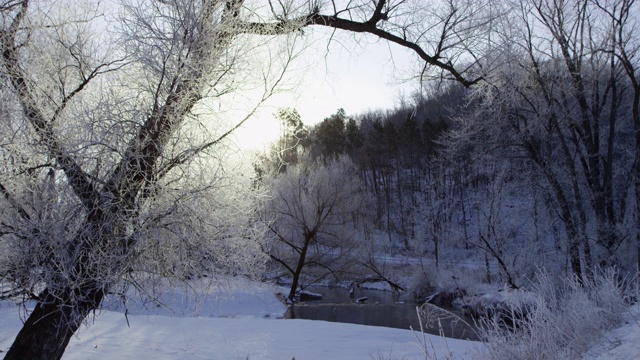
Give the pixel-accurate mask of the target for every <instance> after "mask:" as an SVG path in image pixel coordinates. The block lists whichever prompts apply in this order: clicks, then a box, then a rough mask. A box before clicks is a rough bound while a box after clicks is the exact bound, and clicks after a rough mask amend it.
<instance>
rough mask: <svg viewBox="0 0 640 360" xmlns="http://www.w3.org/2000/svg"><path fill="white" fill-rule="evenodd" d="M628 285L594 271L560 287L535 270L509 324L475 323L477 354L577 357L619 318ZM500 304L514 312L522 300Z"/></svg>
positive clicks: (610, 274) (613, 274)
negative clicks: (480, 342) (479, 341)
mask: <svg viewBox="0 0 640 360" xmlns="http://www.w3.org/2000/svg"><path fill="white" fill-rule="evenodd" d="M628 285H629V283H628V282H627V281H626V280H625V279H620V276H619V274H618V273H617V272H616V271H615V270H606V271H598V272H596V274H594V276H593V278H591V279H588V280H585V281H584V282H583V284H581V283H580V281H578V279H576V278H571V279H569V280H566V281H565V282H563V283H562V284H561V285H560V286H557V285H555V284H554V282H553V279H552V278H551V276H550V275H549V274H547V273H544V272H543V273H540V274H539V275H538V276H537V281H536V285H535V287H534V289H533V291H532V293H533V294H534V295H533V297H528V298H527V300H526V301H527V304H526V305H527V307H528V312H527V314H526V316H524V317H514V318H512V319H509V320H510V321H509V324H507V323H508V322H506V321H505V320H504V319H498V318H494V319H487V320H484V321H482V322H481V324H480V325H481V326H480V328H481V332H482V335H483V337H484V339H485V340H486V346H485V347H484V348H482V350H481V352H480V354H478V355H479V356H478V358H480V359H494V360H501V359H505V360H507V359H508V360H511V359H532V360H533V359H578V358H580V356H581V354H583V353H584V352H585V351H587V350H588V349H589V347H590V346H591V345H592V344H593V343H594V342H596V341H598V340H599V339H600V337H601V336H602V335H603V333H604V332H605V331H607V330H609V329H611V328H613V327H614V326H615V325H617V324H619V323H620V322H621V321H622V320H623V315H624V312H625V311H626V309H627V305H626V304H625V302H624V294H625V292H626V290H627V287H628ZM532 299H533V301H532ZM506 306H507V307H508V309H506V310H507V311H510V310H511V311H512V312H515V311H516V310H517V309H519V308H522V306H523V304H519V303H518V301H517V299H515V301H510V302H507V303H506ZM511 322H512V324H511Z"/></svg>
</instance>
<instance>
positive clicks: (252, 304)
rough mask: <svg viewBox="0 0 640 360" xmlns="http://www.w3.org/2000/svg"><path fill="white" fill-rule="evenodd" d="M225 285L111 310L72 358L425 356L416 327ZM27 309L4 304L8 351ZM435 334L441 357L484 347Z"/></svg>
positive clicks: (72, 347) (76, 345)
mask: <svg viewBox="0 0 640 360" xmlns="http://www.w3.org/2000/svg"><path fill="white" fill-rule="evenodd" d="M225 290H226V291H231V295H224V294H216V293H212V294H210V295H209V296H208V297H207V298H206V299H201V301H198V302H197V303H196V302H193V301H190V300H189V299H188V298H186V297H183V296H173V297H171V296H166V297H165V298H164V300H165V301H167V303H168V305H171V309H172V311H170V310H169V309H167V308H164V307H152V308H151V309H143V308H141V307H139V306H137V304H135V303H133V304H130V305H128V308H129V313H128V316H127V317H125V315H124V312H123V311H121V309H115V310H111V311H108V310H104V311H102V312H101V313H99V314H98V315H97V316H96V317H95V318H91V319H90V320H89V321H90V322H91V323H92V324H91V326H89V327H88V328H87V327H83V328H81V330H80V331H79V332H78V333H77V334H76V336H74V337H73V338H72V340H71V342H70V344H69V346H68V348H67V351H66V353H65V356H64V359H66V360H71V359H83V360H86V359H94V360H97V359H125V358H129V359H242V360H245V359H250V360H257V359H265V360H266V359H269V360H270V359H284V360H289V359H291V358H292V357H295V358H296V359H298V360H303V359H304V360H313V359H336V360H339V359H345V360H347V359H372V358H373V359H406V360H410V359H424V355H422V352H421V349H420V346H419V343H418V340H417V339H416V336H415V335H414V333H413V332H412V331H410V330H399V329H391V328H384V327H373V326H363V325H353V324H341V323H330V322H324V321H310V320H284V319H278V318H277V317H279V316H281V315H282V314H284V312H285V310H286V308H285V306H284V305H283V304H282V303H281V302H280V301H279V300H278V299H277V297H276V296H275V295H274V293H275V290H276V289H275V288H273V287H271V286H267V285H264V284H246V283H245V284H237V283H236V284H233V285H232V286H227V287H226V289H225ZM171 298H173V300H171ZM194 307H195V311H194ZM20 311H21V309H20V308H18V307H16V306H15V305H13V304H11V303H9V302H3V303H0V324H1V325H0V350H2V352H6V351H7V349H8V348H9V346H10V345H11V342H12V341H13V339H14V337H15V335H16V334H17V332H18V331H19V330H20V327H21V322H20V319H19V316H18V314H19V312H20ZM127 320H128V322H129V326H128V325H127ZM427 341H428V342H430V343H432V344H433V348H434V349H435V350H436V351H437V353H438V359H445V358H446V356H445V354H449V353H451V354H453V356H454V358H455V359H467V358H469V356H470V353H469V352H471V351H473V349H474V348H475V347H477V346H480V343H475V342H469V341H461V340H454V339H446V341H445V340H444V339H443V338H439V337H435V336H429V337H428V338H427ZM429 346H431V344H429ZM0 356H2V353H0Z"/></svg>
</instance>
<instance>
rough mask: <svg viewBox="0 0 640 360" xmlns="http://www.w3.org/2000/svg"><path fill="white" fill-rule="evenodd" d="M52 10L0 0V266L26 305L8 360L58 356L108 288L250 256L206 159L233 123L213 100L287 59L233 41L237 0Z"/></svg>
mask: <svg viewBox="0 0 640 360" xmlns="http://www.w3.org/2000/svg"><path fill="white" fill-rule="evenodd" d="M61 5H62V4H61V3H59V2H47V1H42V2H37V3H31V2H29V1H5V2H2V4H0V11H1V15H2V18H1V26H2V32H1V33H0V47H1V49H2V52H1V53H2V58H1V66H2V72H1V75H0V76H1V78H0V79H1V80H0V81H2V89H1V90H2V97H3V102H2V112H3V115H4V116H3V117H2V122H1V123H0V124H1V125H0V126H2V132H1V135H0V136H1V137H2V140H1V141H0V142H1V147H0V154H1V156H2V157H3V160H4V161H3V164H2V168H1V169H0V194H1V195H2V196H1V197H0V200H1V201H2V205H1V206H0V207H1V208H2V210H0V211H1V213H0V215H1V216H2V218H1V219H0V243H1V246H0V249H2V251H3V253H2V257H1V259H2V263H1V266H2V273H1V275H2V278H3V279H2V281H3V282H5V281H8V282H10V283H11V284H12V285H13V287H14V290H15V292H18V293H29V294H31V293H33V298H34V299H35V300H36V305H35V309H33V311H31V313H30V315H29V316H28V317H27V318H26V321H25V324H24V327H23V328H22V330H21V331H20V332H19V333H18V335H17V337H16V340H15V342H14V343H13V345H12V347H11V349H10V350H9V352H8V353H7V355H6V358H7V359H55V358H60V357H61V356H62V353H63V352H64V349H65V347H66V345H67V343H68V341H69V339H70V337H71V336H72V334H73V333H74V332H75V331H76V329H78V327H79V326H80V324H81V323H82V321H83V320H84V319H85V317H86V316H87V314H88V313H89V312H90V311H92V310H94V309H97V308H98V307H99V306H100V304H101V302H102V301H103V299H104V298H105V296H106V295H107V294H108V293H110V292H112V291H116V290H117V288H118V287H120V286H126V284H137V285H141V286H144V282H145V281H144V280H145V278H147V277H149V276H151V275H152V274H153V276H161V277H167V278H176V279H186V278H190V277H193V276H197V275H199V274H203V273H209V272H216V273H220V272H231V273H247V272H251V271H253V270H252V269H259V268H260V266H259V265H260V264H261V263H262V260H263V256H262V253H261V246H260V243H259V239H260V238H261V236H260V233H261V230H260V228H259V227H258V226H256V225H254V224H253V223H250V222H249V221H250V220H251V219H252V218H254V211H255V201H254V199H255V198H254V196H252V195H251V193H250V192H248V191H247V189H248V187H249V186H248V185H249V184H248V181H245V180H248V179H243V178H242V177H241V176H240V175H236V173H235V172H233V171H232V172H227V171H229V170H231V169H229V168H228V166H229V165H224V166H223V162H221V161H220V159H224V158H225V157H226V153H228V151H229V150H228V149H227V148H226V147H225V142H224V139H225V137H226V135H227V134H228V133H229V132H230V131H231V130H232V129H233V128H234V127H236V126H238V125H239V123H229V122H225V121H222V120H221V116H220V115H222V116H224V113H220V114H219V115H218V117H216V116H215V115H214V114H213V113H212V111H211V109H213V108H216V109H222V110H219V112H221V111H223V110H224V109H226V108H228V107H225V104H228V103H238V102H240V101H241V99H239V98H234V99H233V100H234V101H233V102H230V101H229V100H227V99H228V97H229V96H230V95H232V92H234V91H235V92H236V94H237V91H238V90H240V89H239V88H238V86H239V85H238V83H241V86H242V87H243V88H245V89H248V90H251V88H252V87H253V88H256V87H257V88H262V89H265V90H264V93H263V94H262V97H261V98H262V99H264V98H266V97H268V96H269V94H270V93H271V92H272V91H273V88H274V86H276V85H277V84H278V83H279V81H281V79H282V78H281V75H280V74H281V73H282V70H283V69H285V68H286V66H285V65H286V64H287V61H288V60H290V53H289V52H286V51H280V50H279V49H278V45H277V44H276V43H275V42H274V41H273V40H274V39H276V38H274V37H271V38H262V39H258V38H257V37H256V36H252V37H251V38H248V37H243V36H242V33H241V31H239V30H238V28H237V24H238V23H239V20H238V17H239V16H240V8H239V6H240V5H241V4H240V3H236V2H220V1H202V2H190V1H162V2H160V1H158V2H146V1H122V2H121V3H118V4H112V8H102V7H101V5H102V4H100V3H94V2H92V1H87V2H76V3H74V6H61ZM278 39H285V38H283V37H278ZM267 44H270V45H269V46H267ZM285 45H287V48H288V49H289V48H290V47H289V46H288V44H285ZM260 51H262V52H263V53H264V52H266V53H267V54H269V52H271V54H270V55H269V56H270V57H271V59H272V61H271V63H269V64H268V69H266V71H262V70H263V69H264V67H262V66H258V65H259V64H260V62H259V59H257V58H256V56H252V55H251V54H256V53H258V52H260ZM280 54H283V56H281V55H280ZM253 79H259V80H257V81H254V80H253ZM259 99H260V97H259ZM254 106H255V104H254ZM250 112H251V110H249V114H250ZM238 121H239V122H241V121H242V120H238ZM225 123H226V124H227V125H226V126H225ZM214 155H215V156H214ZM238 174H239V172H238ZM243 184H247V186H246V187H245V188H243Z"/></svg>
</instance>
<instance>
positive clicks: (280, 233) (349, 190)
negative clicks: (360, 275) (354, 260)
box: [261, 156, 366, 301]
mask: <svg viewBox="0 0 640 360" xmlns="http://www.w3.org/2000/svg"><path fill="white" fill-rule="evenodd" d="M358 174H359V172H358V171H357V169H356V167H355V165H354V164H353V163H352V162H351V160H349V158H348V157H346V156H342V157H339V158H337V159H335V160H333V159H330V160H326V163H325V162H324V161H322V160H320V161H311V160H307V161H301V162H300V163H299V164H298V165H296V166H291V167H289V168H288V171H287V172H285V173H283V174H280V175H276V176H275V177H274V178H273V179H272V180H271V184H269V185H268V186H269V187H270V188H271V189H272V194H271V199H270V200H269V201H267V202H266V204H265V206H264V208H263V209H262V211H261V213H262V216H263V218H264V219H265V220H272V222H271V224H270V225H269V229H270V230H271V233H272V235H273V236H272V239H271V242H270V245H269V249H268V252H269V255H270V257H271V258H272V259H273V260H274V261H275V262H277V263H278V264H280V265H281V266H282V267H283V268H284V269H285V270H286V271H287V272H288V273H290V274H291V276H292V284H291V290H290V291H289V294H288V296H287V298H288V300H290V301H293V299H294V296H295V295H296V292H297V291H298V285H299V284H300V276H301V275H302V271H303V269H304V268H305V267H315V268H316V269H320V273H321V274H331V273H332V272H335V271H337V270H339V269H340V266H344V260H345V258H347V257H348V256H349V254H350V252H351V250H353V249H354V248H356V247H357V246H358V239H359V238H360V236H359V235H358V234H357V229H358V222H359V221H361V217H362V216H363V213H365V212H366V209H365V195H364V185H363V183H362V181H361V180H360V178H359V177H358ZM320 276H326V275H320Z"/></svg>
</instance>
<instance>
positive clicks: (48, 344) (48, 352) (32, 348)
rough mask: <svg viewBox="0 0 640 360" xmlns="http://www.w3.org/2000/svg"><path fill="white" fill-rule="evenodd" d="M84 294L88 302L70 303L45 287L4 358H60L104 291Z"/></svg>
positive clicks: (98, 302)
mask: <svg viewBox="0 0 640 360" xmlns="http://www.w3.org/2000/svg"><path fill="white" fill-rule="evenodd" d="M85 295H87V296H85V297H84V298H85V299H87V300H86V301H83V302H81V303H71V301H69V300H68V299H69V297H68V296H64V297H58V296H54V295H53V294H51V293H50V292H49V290H47V289H45V290H44V291H43V292H42V294H41V295H40V300H39V301H38V303H37V305H36V307H35V309H34V310H33V312H32V313H31V315H29V317H28V318H27V321H26V322H25V323H24V326H23V327H22V330H20V332H19V333H18V335H17V336H16V339H15V341H14V342H13V344H12V345H11V348H10V349H9V351H8V352H7V355H6V356H5V357H4V359H5V360H24V359H29V360H57V359H61V358H62V355H63V354H64V351H65V349H66V347H67V344H69V340H70V339H71V337H72V336H73V334H74V333H75V332H76V330H78V328H79V327H80V325H81V324H82V322H83V321H84V319H85V318H86V317H87V315H88V314H89V313H90V312H91V311H92V310H94V309H96V308H97V307H98V305H99V304H100V302H101V301H102V296H103V292H102V291H101V290H94V291H90V293H88V294H85Z"/></svg>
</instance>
